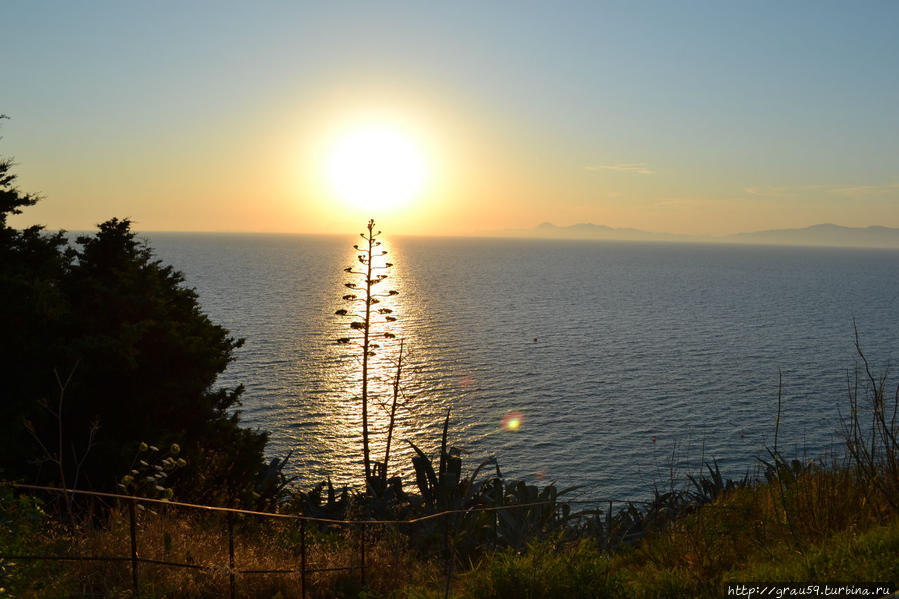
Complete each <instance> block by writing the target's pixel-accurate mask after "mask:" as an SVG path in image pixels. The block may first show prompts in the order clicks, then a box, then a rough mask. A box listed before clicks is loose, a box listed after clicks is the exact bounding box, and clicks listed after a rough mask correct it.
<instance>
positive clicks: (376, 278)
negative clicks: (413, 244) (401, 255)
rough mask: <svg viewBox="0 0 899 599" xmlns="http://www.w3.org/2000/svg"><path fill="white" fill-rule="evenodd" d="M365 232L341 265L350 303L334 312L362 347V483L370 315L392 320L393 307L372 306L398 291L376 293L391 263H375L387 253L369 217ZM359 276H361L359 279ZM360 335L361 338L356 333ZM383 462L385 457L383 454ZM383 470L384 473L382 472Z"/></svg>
mask: <svg viewBox="0 0 899 599" xmlns="http://www.w3.org/2000/svg"><path fill="white" fill-rule="evenodd" d="M366 229H367V233H360V234H359V235H360V236H361V237H362V239H363V240H364V242H365V243H364V244H363V245H361V246H360V245H359V244H356V245H354V246H353V248H354V249H355V250H357V251H358V252H359V253H358V254H357V255H356V259H357V262H358V264H356V265H354V266H349V267H347V268H345V269H344V271H345V272H347V273H349V274H351V275H354V276H355V277H356V278H357V280H356V281H348V282H347V283H345V284H344V286H345V287H346V288H347V289H349V290H350V291H351V293H348V294H346V295H344V296H343V301H345V302H347V303H348V304H349V305H350V308H341V309H339V310H337V311H336V312H335V313H336V314H337V315H338V316H346V317H350V318H352V320H351V322H350V330H351V331H356V332H357V333H356V334H355V335H356V342H358V343H359V345H360V347H361V349H362V359H361V362H362V461H363V465H364V469H365V478H364V479H363V480H364V481H365V482H366V484H368V483H369V481H371V480H372V474H373V469H372V462H371V451H370V434H369V423H368V407H369V358H370V357H372V356H374V355H375V351H376V350H377V349H378V348H379V347H380V346H379V345H378V344H377V343H376V342H375V340H374V339H372V324H373V318H375V316H376V315H378V316H382V317H384V320H385V321H386V322H395V321H396V317H395V316H393V310H391V309H390V308H384V307H381V308H375V306H376V305H377V304H379V303H381V300H382V299H383V298H385V297H390V296H395V295H399V292H398V291H396V290H395V289H391V290H390V291H387V292H383V293H378V292H376V290H375V287H376V286H377V285H378V284H380V283H382V282H384V281H385V280H386V279H387V278H388V275H387V274H386V273H384V272H379V271H384V270H387V269H389V268H391V267H392V266H393V264H391V263H390V262H385V263H384V264H376V263H375V262H376V261H377V260H379V259H380V258H381V257H383V256H385V255H387V252H386V251H385V250H380V249H377V248H378V247H379V246H380V245H381V242H380V241H378V236H379V235H380V234H381V231H375V221H374V220H369V221H368V225H367V227H366ZM360 278H361V280H359V279H360ZM360 335H361V338H360V337H359V336H360ZM383 336H384V338H387V339H392V338H394V337H395V336H396V335H395V334H394V333H390V332H385V333H383ZM352 341H353V337H340V338H339V339H337V343H340V344H348V343H350V342H352ZM385 463H386V458H385ZM385 474H386V473H385Z"/></svg>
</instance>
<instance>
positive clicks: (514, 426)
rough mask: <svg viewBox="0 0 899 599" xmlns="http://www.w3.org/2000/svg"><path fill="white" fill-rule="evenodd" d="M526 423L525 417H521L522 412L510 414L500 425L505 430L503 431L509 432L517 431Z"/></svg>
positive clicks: (504, 417)
mask: <svg viewBox="0 0 899 599" xmlns="http://www.w3.org/2000/svg"><path fill="white" fill-rule="evenodd" d="M522 422H524V416H522V415H521V412H514V411H513V412H509V413H508V414H506V415H505V416H503V419H502V420H501V421H500V423H499V425H500V426H501V427H502V428H503V430H507V431H517V430H518V429H519V428H520V427H521V423H522Z"/></svg>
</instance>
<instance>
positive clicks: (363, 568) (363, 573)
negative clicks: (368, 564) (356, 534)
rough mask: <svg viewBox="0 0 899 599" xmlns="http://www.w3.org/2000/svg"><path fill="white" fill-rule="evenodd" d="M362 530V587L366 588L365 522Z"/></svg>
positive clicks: (361, 527)
mask: <svg viewBox="0 0 899 599" xmlns="http://www.w3.org/2000/svg"><path fill="white" fill-rule="evenodd" d="M360 529H361V531H362V535H361V536H362V540H361V542H360V550H359V552H360V555H361V557H362V588H365V523H364V522H363V523H362V525H361V526H360Z"/></svg>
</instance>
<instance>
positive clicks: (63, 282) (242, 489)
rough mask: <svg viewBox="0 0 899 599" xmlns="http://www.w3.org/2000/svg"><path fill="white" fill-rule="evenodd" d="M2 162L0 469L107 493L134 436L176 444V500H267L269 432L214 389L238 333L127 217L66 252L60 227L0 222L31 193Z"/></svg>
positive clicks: (125, 469) (227, 392) (234, 394)
mask: <svg viewBox="0 0 899 599" xmlns="http://www.w3.org/2000/svg"><path fill="white" fill-rule="evenodd" d="M12 167H13V162H12V161H11V159H4V160H2V161H0V315H2V319H3V320H2V326H0V330H2V343H0V401H2V405H3V414H4V417H3V418H2V419H0V454H2V455H3V456H4V457H3V462H2V468H3V471H2V473H0V475H2V476H3V477H4V478H6V479H14V480H19V481H23V482H28V483H39V484H49V485H60V486H69V487H75V486H77V487H80V488H85V489H93V490H104V491H115V490H116V489H117V484H118V483H120V481H121V478H122V476H124V475H127V474H128V473H129V472H130V470H131V469H132V468H131V466H132V461H133V458H134V455H135V454H136V453H137V450H138V448H139V446H140V444H141V443H149V444H150V445H154V446H160V447H165V448H168V447H170V446H171V445H172V444H173V443H175V444H178V446H179V447H180V449H181V450H182V453H181V455H182V456H183V457H182V459H183V460H184V461H185V462H186V464H185V465H184V467H183V468H179V469H178V471H176V472H174V471H173V472H172V473H171V474H170V476H169V478H168V481H167V485H168V487H169V488H172V489H173V490H174V493H175V494H176V495H177V496H178V497H179V498H184V499H190V500H193V501H199V502H206V503H213V504H229V505H232V504H240V505H251V504H252V505H258V504H262V503H265V502H266V501H269V500H271V499H272V498H271V497H266V496H264V492H263V493H260V492H259V491H260V490H262V491H265V489H257V488H256V485H257V483H260V482H262V480H263V477H264V475H265V473H266V468H267V466H266V463H265V462H264V459H263V449H264V447H265V444H266V441H267V435H266V433H264V432H261V431H254V430H249V429H247V428H243V427H241V426H240V421H239V418H238V416H237V414H236V412H235V411H234V410H235V408H236V407H238V406H239V400H240V395H241V392H242V390H243V389H242V387H237V388H232V389H229V388H215V381H216V377H217V376H218V375H219V374H220V373H221V372H222V371H224V369H225V368H226V366H227V365H228V363H229V362H230V361H231V360H232V359H233V352H234V350H235V349H236V348H238V347H240V345H241V344H242V343H243V341H242V340H239V339H234V338H233V337H231V336H230V335H229V334H228V331H226V330H225V329H224V328H222V327H221V326H218V325H216V324H213V323H212V322H211V321H210V320H209V319H208V318H207V317H206V316H205V315H204V314H203V312H202V311H201V309H200V306H199V304H198V302H197V295H196V293H195V292H194V291H193V290H191V289H189V288H187V287H185V285H184V278H183V276H182V275H181V273H179V272H178V271H176V270H174V269H173V268H172V267H171V266H165V265H163V264H162V263H161V262H160V261H158V260H156V259H155V258H154V257H153V253H152V251H151V250H150V248H149V247H147V245H146V244H145V243H143V242H141V241H139V240H138V239H137V238H136V236H135V233H134V232H133V231H132V230H131V222H130V221H129V220H128V219H117V218H113V219H111V220H108V221H106V222H104V223H102V224H100V225H99V228H98V231H97V232H96V233H95V234H93V235H83V236H79V237H78V238H77V244H76V245H75V246H74V247H73V246H71V245H69V243H68V239H67V237H66V235H65V233H64V232H62V231H60V232H58V233H46V232H45V231H44V230H43V227H41V226H39V225H34V226H30V227H27V228H25V229H23V230H16V229H14V228H12V227H11V226H9V224H8V222H7V221H8V216H10V215H13V214H20V213H21V212H22V209H23V208H27V207H29V206H32V205H34V204H35V203H36V202H37V201H38V200H39V199H40V198H39V196H37V195H35V194H25V193H22V192H20V191H19V189H18V188H17V187H16V185H15V182H16V176H15V174H14V173H13V172H12ZM268 488H269V489H272V488H274V487H273V486H272V485H269V486H268ZM269 494H271V493H269Z"/></svg>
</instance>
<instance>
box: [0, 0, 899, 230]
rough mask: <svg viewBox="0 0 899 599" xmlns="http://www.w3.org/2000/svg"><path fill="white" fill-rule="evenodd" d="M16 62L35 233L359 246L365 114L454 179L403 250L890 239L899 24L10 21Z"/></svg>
mask: <svg viewBox="0 0 899 599" xmlns="http://www.w3.org/2000/svg"><path fill="white" fill-rule="evenodd" d="M0 52H2V55H3V56H4V57H5V59H6V67H5V69H4V76H3V83H2V86H0V112H3V113H6V114H8V115H9V116H11V117H12V119H11V120H9V121H4V123H3V129H2V135H3V137H4V139H3V140H2V142H0V153H2V154H4V155H13V156H14V157H15V158H16V161H17V163H18V164H19V166H18V167H17V170H18V172H19V173H20V183H21V187H22V188H23V189H27V190H36V191H41V192H43V193H44V195H45V197H46V199H45V200H44V201H43V202H42V205H40V206H38V207H35V208H34V209H31V210H30V211H29V213H28V214H26V215H24V216H23V217H22V218H23V219H25V221H27V222H29V223H30V222H34V221H35V220H38V221H40V222H44V223H46V224H48V225H49V226H51V227H67V228H86V227H89V226H90V225H92V224H93V223H95V222H98V221H100V220H104V219H106V218H108V217H111V216H131V217H132V218H134V219H135V220H136V221H137V222H138V223H139V225H140V226H143V227H144V228H146V229H188V230H197V229H206V230H208V229H222V230H242V229H251V230H278V231H297V232H330V231H333V232H337V231H338V230H343V229H345V228H347V227H350V228H352V226H351V225H350V223H351V222H356V221H358V220H360V217H359V215H356V214H343V213H342V212H345V211H344V210H342V207H341V206H340V204H339V203H335V201H334V199H333V198H330V197H329V196H328V193H327V190H325V189H323V188H322V187H321V186H320V185H318V184H317V183H315V182H314V181H313V180H314V179H315V178H316V174H315V172H314V167H312V166H310V164H311V163H312V162H314V160H313V159H312V158H310V156H313V155H314V154H315V152H316V151H317V150H315V149H314V148H317V147H319V146H316V145H315V144H314V143H312V141H310V140H314V139H318V138H324V137H325V136H326V131H327V130H328V127H329V126H330V123H332V122H337V121H340V119H341V118H342V114H355V113H357V112H367V111H372V110H374V111H376V112H378V113H379V114H380V113H389V114H391V115H392V116H396V117H397V118H399V119H400V120H403V119H408V120H409V121H410V122H414V124H415V125H414V126H415V128H416V130H417V131H420V132H421V135H422V136H423V138H426V139H427V144H430V146H429V147H430V148H431V151H430V154H429V155H430V156H431V159H432V160H433V161H434V163H435V171H439V173H440V177H437V180H438V181H439V182H435V183H434V184H433V186H432V188H431V189H430V190H428V191H427V193H425V194H424V196H425V197H423V198H422V200H421V203H420V205H418V206H415V207H413V206H410V207H409V208H408V209H407V210H406V212H405V213H404V214H396V215H386V216H385V218H386V219H387V220H388V222H389V223H390V224H392V225H393V226H394V230H396V231H397V232H406V233H424V234H427V233H439V234H446V233H463V234H464V233H472V232H477V231H479V230H489V229H495V228H503V227H511V228H515V227H524V226H533V225H535V224H537V223H538V222H541V221H544V220H551V221H554V222H557V224H563V225H564V224H571V223H574V222H583V221H592V222H596V223H602V224H608V225H611V226H620V227H635V228H641V229H647V230H658V231H661V230H667V231H672V232H685V233H719V234H720V233H730V232H737V231H743V230H754V229H760V228H779V227H790V226H806V225H810V224H814V223H816V222H837V223H838V224H845V225H855V226H860V225H871V224H882V225H888V226H899V109H897V106H899V2H859V3H848V2H844V3H835V2H742V3H737V2H621V3H610V2H585V3H545V2H543V3H529V2H514V3H513V2H490V3H481V2H478V3H474V2H471V3H465V2H455V3H441V4H438V3H420V2H416V3H411V2H410V3H394V2H378V3H361V2H359V3H321V4H313V3H298V2H259V3H252V4H251V3H227V2H189V3H181V2H152V3H147V2H145V3H136V2H84V3H73V2H18V1H10V0H5V1H4V2H3V3H2V4H0ZM17 222H19V221H17ZM21 222H23V224H24V221H21Z"/></svg>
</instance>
